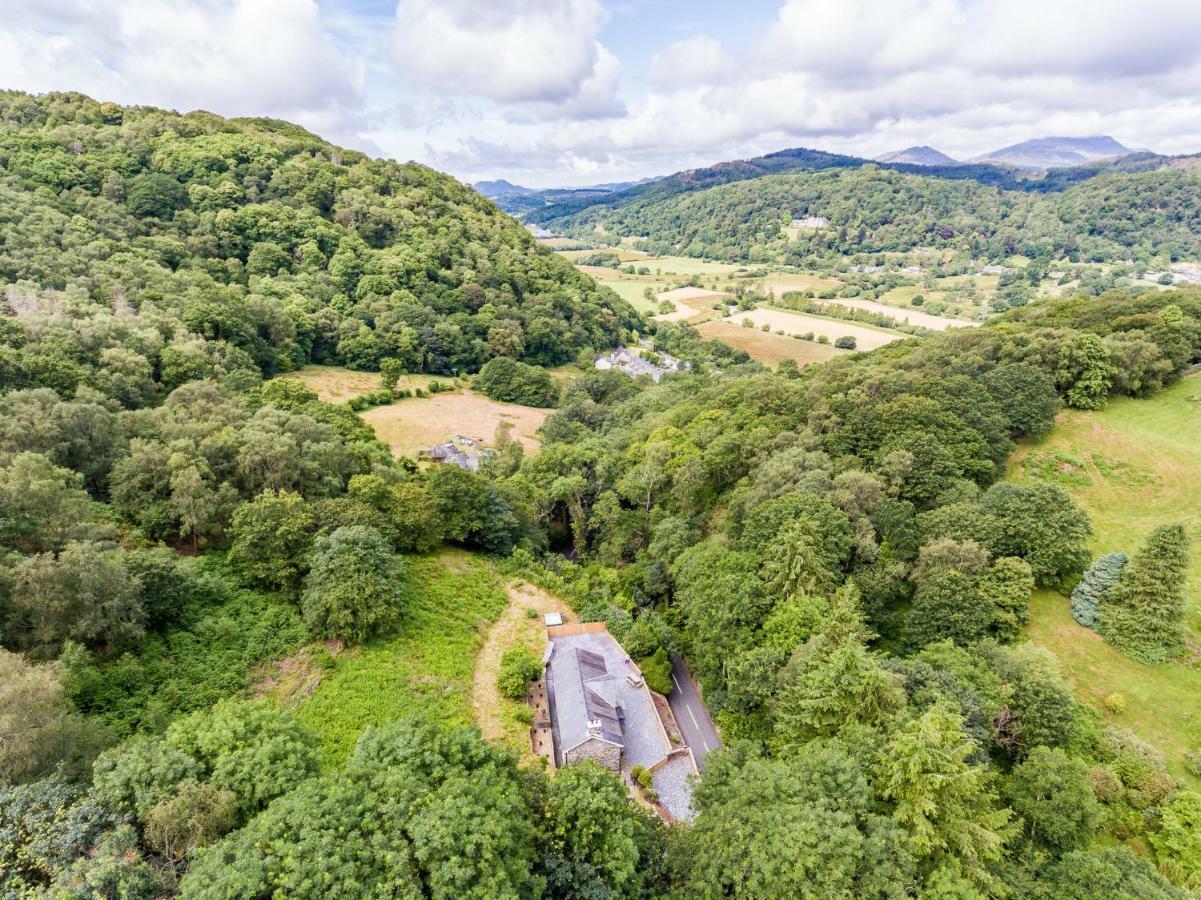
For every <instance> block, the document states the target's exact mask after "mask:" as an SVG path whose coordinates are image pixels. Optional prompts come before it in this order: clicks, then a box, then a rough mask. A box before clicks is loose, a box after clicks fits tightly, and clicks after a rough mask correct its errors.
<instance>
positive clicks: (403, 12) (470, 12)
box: [395, 0, 611, 103]
mask: <svg viewBox="0 0 1201 900" xmlns="http://www.w3.org/2000/svg"><path fill="white" fill-rule="evenodd" d="M603 21H604V9H603V8H602V7H601V5H600V2H599V0H492V2H488V0H482V2H481V0H400V2H399V3H398V4H397V7H396V41H395V52H396V62H397V64H398V65H399V66H400V69H401V71H402V72H404V73H405V74H406V75H407V76H409V77H410V78H411V79H413V80H414V81H416V82H418V83H420V84H422V85H424V86H425V87H428V88H431V89H436V90H439V91H445V92H450V93H454V94H459V95H470V96H479V97H489V98H491V99H493V100H498V101H502V102H542V103H560V102H565V101H569V100H572V99H573V98H576V97H579V96H580V94H581V91H582V90H583V89H584V87H585V86H586V85H587V84H588V82H589V80H590V79H594V78H595V77H596V76H597V75H598V67H599V66H601V65H611V63H608V62H606V61H605V56H604V54H603V53H602V52H601V48H600V45H599V44H598V43H597V41H596V34H597V32H598V31H599V29H600V26H601V23H602V22H603Z"/></svg>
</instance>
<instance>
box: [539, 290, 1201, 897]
mask: <svg viewBox="0 0 1201 900" xmlns="http://www.w3.org/2000/svg"><path fill="white" fill-rule="evenodd" d="M1198 358H1201V295H1199V294H1198V293H1197V292H1171V293H1165V294H1158V295H1139V296H1131V295H1128V294H1125V293H1120V292H1111V293H1109V294H1106V295H1104V296H1102V297H1100V298H1079V299H1073V300H1070V301H1060V302H1044V303H1041V304H1038V305H1035V306H1032V307H1030V308H1029V309H1027V310H1025V311H1023V312H1022V313H1021V314H1020V315H1017V314H1010V315H1008V316H1006V317H1003V318H1002V319H1001V320H1000V321H997V322H995V323H992V324H990V325H988V326H985V327H982V328H979V329H975V330H972V331H967V330H963V331H948V332H945V333H943V334H940V335H937V336H932V337H928V338H923V339H920V340H909V341H905V342H900V343H895V344H891V345H889V346H888V347H886V348H883V349H880V350H877V351H875V352H873V353H870V354H859V355H856V356H851V357H843V358H839V359H836V360H833V361H831V362H828V363H825V364H823V365H820V366H809V367H806V368H805V369H803V370H801V371H800V373H797V372H796V371H795V369H790V368H787V367H782V368H781V371H780V372H779V373H776V374H769V373H765V372H756V371H754V370H753V369H747V370H744V371H740V372H731V373H730V374H729V375H727V376H726V377H722V378H714V379H707V380H701V379H695V378H694V379H686V380H677V381H674V382H671V381H669V382H667V383H665V384H663V385H661V386H659V387H657V388H653V389H649V390H646V391H643V392H641V393H639V394H638V395H637V396H634V397H632V398H627V399H622V398H621V397H620V395H615V396H613V397H612V399H602V398H601V395H600V393H599V391H594V390H592V389H589V391H590V393H588V394H587V395H586V394H585V392H584V389H583V385H580V389H579V390H578V391H577V389H575V388H573V391H572V392H571V393H569V395H568V398H567V400H566V401H565V404H564V407H563V409H562V410H561V411H560V412H559V413H558V414H557V415H555V416H553V417H552V418H551V419H550V420H548V422H547V423H546V425H545V426H544V433H545V434H546V436H547V438H548V443H547V444H546V445H545V446H544V447H543V449H542V451H541V452H540V453H539V455H538V456H537V457H535V458H533V459H531V460H529V461H527V462H526V463H525V464H524V465H523V467H522V469H521V472H520V473H519V474H518V475H517V476H515V477H516V478H518V479H522V480H524V481H525V482H526V483H527V484H528V485H529V490H530V491H531V492H532V493H533V494H534V496H535V497H536V498H537V503H538V505H539V507H540V508H543V509H545V510H546V513H545V515H546V517H547V518H548V520H554V519H556V518H557V517H560V516H561V517H563V518H564V519H566V520H567V521H568V524H569V525H570V532H571V534H572V535H573V536H574V540H575V542H576V544H575V546H576V549H577V551H578V550H579V549H580V547H581V546H586V547H587V549H588V552H587V553H586V554H584V555H583V558H584V559H585V560H588V561H589V562H588V564H586V565H564V564H558V565H555V566H553V568H554V569H555V571H556V573H557V574H555V575H553V576H548V578H549V583H553V584H556V585H558V586H559V588H560V589H561V590H564V591H566V592H568V593H569V594H571V595H572V596H574V597H575V600H576V602H577V603H578V604H579V605H580V607H581V608H582V609H583V610H585V612H586V614H589V615H592V616H597V617H601V618H604V619H605V620H606V621H607V622H608V623H609V628H610V630H612V631H613V632H614V633H615V634H618V635H620V636H621V638H622V640H623V641H624V642H625V643H626V646H627V647H628V648H629V649H630V652H631V653H632V654H633V655H635V656H636V657H644V656H649V655H651V654H652V653H654V652H655V651H656V649H657V648H658V647H660V646H666V647H670V648H674V649H677V650H679V651H681V652H682V653H683V654H684V655H685V657H686V658H687V659H688V660H689V663H690V665H691V666H692V667H693V670H694V672H696V673H697V674H698V675H699V677H700V678H701V680H702V682H703V684H704V687H705V696H706V700H707V702H708V703H709V705H710V706H711V707H712V708H714V709H715V710H716V711H717V718H718V721H719V723H720V724H721V726H722V729H723V735H724V736H725V738H726V740H727V741H730V742H732V743H733V746H734V749H733V750H731V751H730V752H729V753H728V754H726V755H724V756H722V757H721V758H720V760H719V761H716V762H714V763H713V764H712V766H711V767H710V770H709V771H708V772H707V773H706V774H705V776H704V778H703V780H702V784H701V788H700V791H699V793H698V795H697V801H698V803H699V806H700V816H699V817H698V819H697V821H696V823H695V825H694V826H693V827H692V829H691V830H689V831H687V832H685V833H683V834H680V835H679V836H678V839H677V841H676V842H675V843H673V845H672V847H671V851H670V856H671V858H672V859H673V861H674V863H675V864H676V865H677V866H678V867H679V868H678V869H677V870H676V871H677V875H676V877H677V878H678V879H679V884H681V885H682V886H684V887H685V889H686V890H685V892H686V893H690V894H692V895H698V896H721V895H731V894H732V895H737V896H764V895H777V894H778V895H785V896H822V895H823V894H822V893H821V892H817V893H813V892H811V891H810V889H809V887H808V885H810V884H812V883H820V884H822V885H823V890H828V892H829V893H827V894H825V895H826V896H828V895H829V894H830V893H833V894H835V895H847V896H898V895H909V893H910V891H911V890H912V889H913V885H914V884H924V885H926V886H927V888H929V889H933V887H934V886H935V885H937V886H938V888H939V889H940V890H946V891H948V892H949V893H950V895H952V896H965V897H968V896H972V897H974V896H1023V897H1062V898H1068V897H1099V896H1113V897H1147V896H1155V897H1166V896H1174V895H1175V894H1174V893H1173V892H1172V890H1171V889H1170V888H1168V887H1167V886H1166V885H1165V884H1164V883H1163V882H1162V881H1160V879H1159V877H1158V876H1156V875H1155V873H1154V871H1153V870H1152V868H1151V867H1150V866H1148V865H1147V864H1146V863H1145V862H1143V861H1138V860H1136V858H1135V857H1134V856H1133V855H1131V854H1130V853H1129V852H1128V851H1127V850H1126V849H1125V848H1124V847H1115V846H1114V845H1115V844H1118V843H1120V842H1124V841H1125V842H1129V843H1130V844H1131V846H1133V847H1135V848H1138V849H1139V850H1140V851H1145V850H1146V849H1147V848H1148V847H1152V848H1154V857H1153V858H1154V860H1155V862H1156V863H1157V864H1158V866H1159V868H1160V870H1161V871H1162V872H1164V873H1167V874H1168V875H1170V876H1171V877H1172V878H1173V880H1175V881H1176V882H1177V883H1178V884H1180V885H1186V886H1188V887H1190V888H1196V887H1197V886H1198V885H1201V880H1199V879H1201V868H1199V865H1201V854H1198V853H1197V844H1196V841H1195V836H1196V831H1195V827H1196V825H1195V822H1196V819H1195V817H1194V811H1195V810H1196V809H1197V808H1198V807H1201V796H1199V795H1197V794H1195V793H1192V792H1190V791H1188V790H1183V789H1182V786H1181V785H1180V784H1178V783H1177V782H1176V781H1175V780H1174V779H1173V778H1172V776H1171V775H1169V774H1168V772H1167V771H1166V769H1165V766H1164V761H1163V757H1162V755H1161V754H1160V753H1159V752H1158V751H1157V750H1156V749H1155V748H1153V747H1151V746H1149V745H1148V744H1146V743H1145V742H1144V741H1142V740H1141V739H1140V738H1138V737H1137V736H1135V735H1134V734H1132V733H1130V732H1128V731H1123V730H1120V729H1115V728H1112V727H1109V726H1107V725H1106V724H1105V722H1104V721H1103V720H1102V719H1101V717H1099V716H1098V714H1097V713H1096V712H1095V711H1094V710H1093V709H1092V708H1091V707H1088V706H1085V705H1084V704H1082V703H1080V702H1078V701H1077V700H1076V699H1075V698H1074V697H1073V692H1072V689H1071V687H1070V686H1069V685H1068V683H1067V682H1066V681H1065V680H1064V679H1063V677H1062V676H1061V675H1060V674H1059V670H1058V666H1057V664H1056V661H1055V659H1054V657H1052V656H1051V655H1050V654H1048V653H1047V652H1045V651H1043V650H1040V649H1038V648H1036V647H1034V646H1033V645H1031V644H1029V643H1025V642H1024V641H1023V628H1024V625H1025V623H1026V622H1027V616H1028V603H1029V597H1030V593H1031V590H1032V589H1033V588H1035V587H1036V586H1060V587H1062V588H1070V587H1071V586H1072V585H1074V584H1075V583H1076V582H1077V581H1078V580H1079V579H1080V577H1081V574H1082V573H1083V572H1084V570H1085V568H1086V567H1087V566H1088V564H1089V557H1088V553H1087V550H1086V541H1087V538H1088V535H1089V531H1090V523H1089V521H1088V517H1087V516H1086V515H1085V514H1084V512H1083V511H1082V510H1081V509H1080V508H1078V507H1077V506H1076V505H1075V504H1074V503H1073V502H1072V501H1071V499H1070V498H1069V496H1068V494H1067V493H1066V492H1065V491H1063V490H1062V489H1061V488H1059V487H1057V486H1056V485H1054V484H1046V483H1037V484H1032V485H1017V484H1012V483H1006V482H1001V481H1000V480H999V479H1000V477H1001V475H1002V474H1003V472H1004V462H1005V460H1006V458H1007V457H1008V455H1009V454H1010V452H1011V451H1012V449H1013V447H1014V442H1015V441H1017V440H1021V439H1026V438H1031V437H1037V436H1039V435H1042V434H1044V433H1046V431H1047V430H1048V429H1049V428H1050V427H1051V422H1052V419H1053V417H1054V415H1055V414H1056V412H1057V410H1058V409H1059V408H1060V406H1061V404H1067V405H1069V406H1072V407H1076V408H1081V409H1094V408H1098V407H1100V406H1103V405H1104V404H1105V403H1106V398H1107V396H1110V395H1131V396H1144V395H1146V394H1149V393H1153V392H1155V391H1156V390H1158V389H1159V388H1160V387H1161V386H1162V385H1163V384H1164V383H1165V381H1168V380H1171V379H1173V378H1174V377H1176V376H1177V375H1178V374H1179V373H1180V372H1181V371H1183V370H1184V369H1185V367H1187V366H1188V365H1189V364H1190V363H1192V362H1194V361H1196V360H1197V359H1198ZM593 380H594V379H586V381H588V382H591V381H593ZM599 381H600V379H599V377H596V378H595V382H596V383H599ZM569 479H571V480H572V484H573V486H572V487H571V489H570V493H569V494H568V495H567V496H563V495H562V494H561V493H560V494H559V496H556V495H555V493H552V492H547V491H546V488H545V487H543V488H542V493H539V486H540V485H542V486H546V485H559V486H563V485H565V484H566V482H567V481H568V480H569ZM1132 549H1136V548H1132ZM1144 589H1145V588H1144ZM1176 589H1177V588H1176V587H1174V583H1173V582H1172V581H1171V580H1170V579H1169V580H1165V582H1164V585H1163V588H1162V590H1163V591H1164V592H1165V595H1164V598H1163V602H1164V604H1165V607H1164V608H1165V609H1166V608H1167V607H1169V606H1170V605H1171V602H1174V601H1171V598H1170V596H1169V595H1170V594H1171V592H1172V591H1174V590H1176ZM1153 590H1154V589H1153ZM1150 608H1153V609H1154V608H1157V607H1154V605H1152V606H1151V607H1150ZM1181 614H1182V611H1181V610H1180V609H1179V608H1177V609H1176V610H1175V612H1170V611H1168V612H1163V613H1162V614H1161V613H1143V614H1140V616H1138V617H1136V618H1141V621H1139V622H1138V623H1137V624H1134V625H1132V628H1133V629H1135V630H1136V631H1137V633H1139V634H1145V635H1147V637H1146V639H1147V640H1148V641H1149V642H1151V643H1156V641H1160V640H1162V643H1156V647H1157V651H1158V652H1159V653H1160V654H1174V653H1178V652H1179V645H1178V643H1177V642H1178V640H1179V634H1180V631H1179V629H1180V627H1181V619H1180V616H1181ZM1161 616H1162V621H1155V620H1159V619H1160V618H1161ZM1173 617H1174V618H1173ZM1157 635H1161V636H1162V635H1167V636H1168V637H1166V638H1160V637H1156V636H1157ZM1186 834H1187V835H1190V836H1189V837H1185V836H1184V835H1186ZM798 844H799V845H800V846H798ZM802 848H803V849H802ZM783 860H787V871H785V866H783V865H782V861H783Z"/></svg>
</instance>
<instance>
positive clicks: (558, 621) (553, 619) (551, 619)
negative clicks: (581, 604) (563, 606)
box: [542, 612, 563, 628]
mask: <svg viewBox="0 0 1201 900" xmlns="http://www.w3.org/2000/svg"><path fill="white" fill-rule="evenodd" d="M542 621H543V622H545V623H546V626H547V627H548V628H549V627H550V626H552V625H562V624H563V614H562V613H557V612H548V613H547V614H546V615H544V616H543V617H542Z"/></svg>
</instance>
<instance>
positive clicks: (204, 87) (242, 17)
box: [0, 0, 361, 123]
mask: <svg viewBox="0 0 1201 900" xmlns="http://www.w3.org/2000/svg"><path fill="white" fill-rule="evenodd" d="M0 82H2V83H3V84H4V85H5V86H7V87H10V88H20V89H24V90H31V91H46V90H79V91H84V92H88V93H91V94H94V95H96V96H98V97H101V98H103V99H112V100H119V101H123V102H136V103H148V104H156V105H163V106H170V107H177V108H183V109H194V108H205V109H210V110H213V111H216V112H221V113H224V114H228V115H280V116H292V117H295V118H300V119H304V118H305V117H306V115H307V116H308V117H309V118H310V119H322V120H323V121H325V122H327V123H328V122H329V121H330V120H331V119H332V118H334V117H335V115H336V114H337V113H338V112H339V111H346V110H349V109H351V108H352V107H354V106H355V105H356V104H358V102H359V99H360V97H359V95H360V85H361V75H360V73H359V72H358V70H357V69H356V67H355V65H353V64H352V63H350V62H349V61H348V60H347V59H346V58H345V57H344V56H343V55H342V54H341V52H340V51H339V48H338V47H337V45H336V43H335V42H334V41H333V39H332V38H331V37H330V36H329V35H328V34H327V33H326V32H325V31H324V29H323V27H322V22H321V14H320V10H319V8H318V6H317V4H316V2H314V0H122V2H120V3H114V4H111V5H106V4H98V3H95V2H91V0H9V2H8V3H7V4H6V7H5V12H4V15H3V17H0Z"/></svg>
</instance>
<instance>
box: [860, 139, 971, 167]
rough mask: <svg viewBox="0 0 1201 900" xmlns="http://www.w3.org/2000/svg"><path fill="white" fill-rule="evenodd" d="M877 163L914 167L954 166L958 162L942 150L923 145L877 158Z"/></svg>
mask: <svg viewBox="0 0 1201 900" xmlns="http://www.w3.org/2000/svg"><path fill="white" fill-rule="evenodd" d="M876 162H885V163H908V164H910V165H914V166H953V165H955V164H956V160H954V159H952V158H951V157H949V156H947V155H946V154H945V153H943V152H942V151H941V150H935V149H934V148H933V147H929V146H927V145H925V144H922V145H920V146H917V147H906V148H905V149H904V150H894V151H893V152H892V153H885V154H883V155H881V156H877V157H876Z"/></svg>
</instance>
